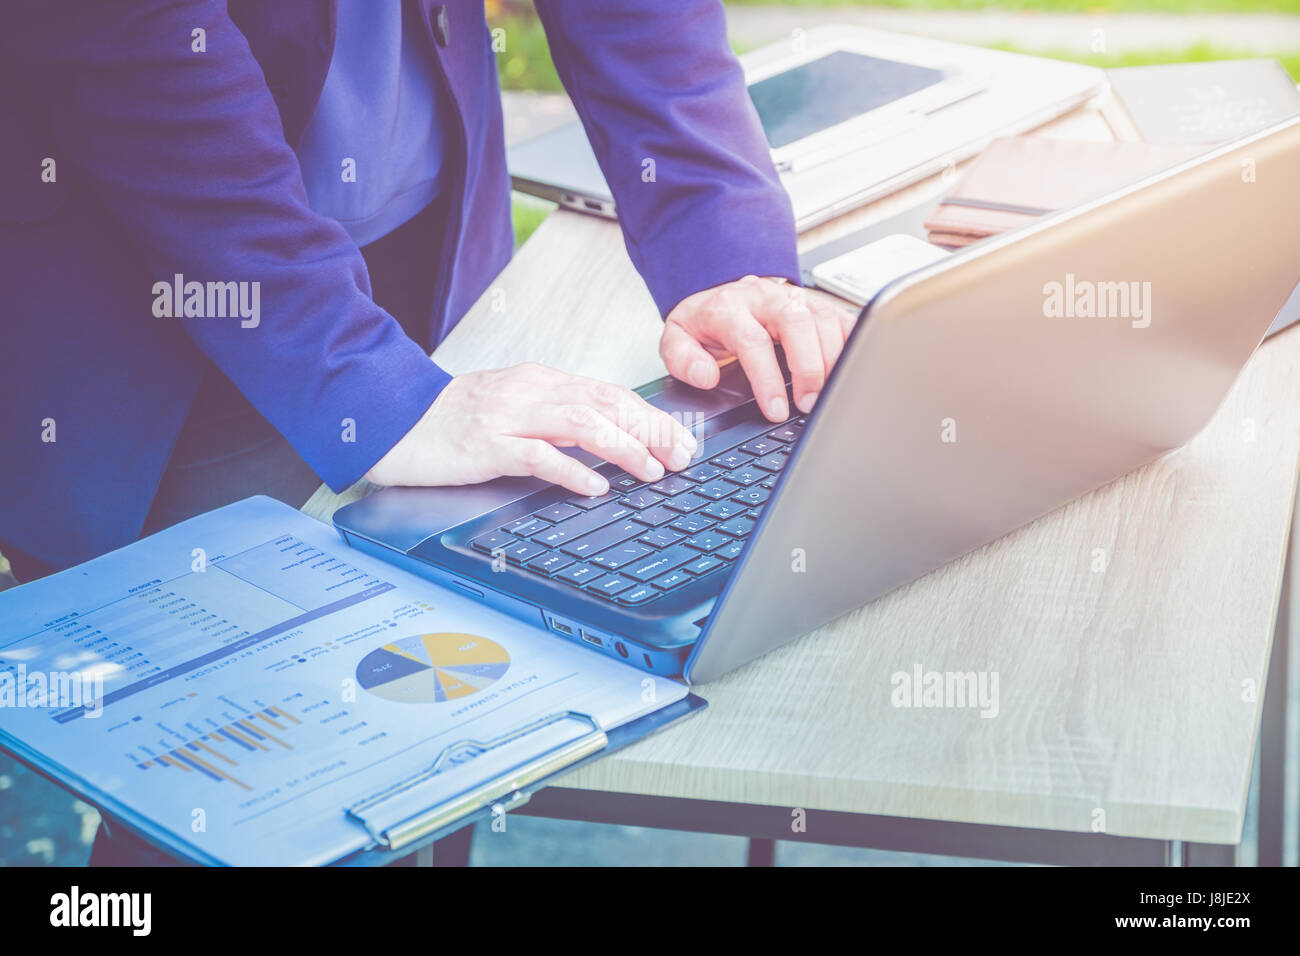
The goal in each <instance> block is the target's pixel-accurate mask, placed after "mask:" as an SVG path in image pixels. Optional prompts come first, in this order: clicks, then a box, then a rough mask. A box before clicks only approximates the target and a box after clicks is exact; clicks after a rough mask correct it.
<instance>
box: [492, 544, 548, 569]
mask: <svg viewBox="0 0 1300 956" xmlns="http://www.w3.org/2000/svg"><path fill="white" fill-rule="evenodd" d="M545 552H546V549H545V548H543V547H542V546H541V545H540V544H537V543H535V542H533V541H516V542H515V543H514V544H509V545H506V546H505V547H504V548H502V549H501V551H500V553H501V554H504V555H505V556H506V560H507V561H509V562H510V563H511V564H523V563H524V562H525V561H527V560H528V559H529V558H535V557H537V556H538V555H539V554H544V553H545Z"/></svg>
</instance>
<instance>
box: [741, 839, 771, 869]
mask: <svg viewBox="0 0 1300 956" xmlns="http://www.w3.org/2000/svg"><path fill="white" fill-rule="evenodd" d="M745 865H746V866H776V841H775V840H764V839H761V838H760V837H750V838H749V853H748V854H747V856H746V858H745Z"/></svg>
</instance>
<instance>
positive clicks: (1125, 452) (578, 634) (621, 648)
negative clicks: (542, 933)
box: [334, 117, 1300, 683]
mask: <svg viewBox="0 0 1300 956" xmlns="http://www.w3.org/2000/svg"><path fill="white" fill-rule="evenodd" d="M1297 169H1300V117H1297V118H1293V119H1291V120H1288V121H1286V122H1284V123H1282V124H1279V125H1275V126H1273V127H1271V128H1269V129H1267V130H1264V131H1261V132H1259V133H1257V134H1254V135H1251V136H1249V137H1246V138H1244V139H1241V140H1238V141H1236V142H1234V143H1231V144H1227V145H1225V146H1222V147H1218V148H1215V149H1213V150H1210V151H1207V152H1206V153H1205V154H1203V155H1199V156H1196V157H1194V158H1192V159H1190V160H1187V161H1185V162H1182V163H1180V164H1178V165H1176V166H1174V167H1171V168H1170V169H1167V170H1164V171H1161V172H1159V173H1156V174H1154V175H1152V176H1149V177H1146V178H1144V179H1143V180H1140V181H1139V182H1137V183H1134V184H1133V185H1131V186H1128V187H1126V188H1124V189H1122V190H1120V191H1118V192H1116V193H1114V194H1112V195H1110V196H1107V197H1105V198H1102V199H1098V200H1096V201H1093V202H1090V203H1087V204H1085V205H1082V206H1079V207H1076V208H1074V209H1069V210H1065V211H1062V212H1059V213H1055V214H1052V215H1050V216H1047V217H1044V218H1043V219H1041V220H1038V221H1035V222H1034V223H1032V224H1030V225H1027V226H1024V227H1022V228H1020V229H1018V230H1015V231H1014V232H1009V233H1006V234H1003V235H1000V236H997V237H994V238H992V239H989V240H986V241H985V242H982V243H979V244H977V245H975V246H972V247H970V248H968V249H964V250H961V251H959V252H957V253H954V254H953V255H951V256H949V257H947V258H945V259H943V260H941V261H939V262H936V263H932V264H930V265H927V266H925V267H923V268H921V269H919V270H917V271H915V272H912V273H910V274H909V275H907V276H905V277H902V278H900V279H897V280H895V281H894V282H892V283H891V284H889V285H888V286H887V287H886V288H885V289H884V290H883V291H881V292H880V293H878V294H877V295H876V296H875V297H874V298H873V299H872V300H871V301H870V302H869V303H868V304H867V306H866V307H865V308H864V309H863V310H862V313H861V315H860V317H859V320H858V323H857V325H856V327H855V329H854V331H853V333H852V335H851V337H850V339H849V342H848V343H847V344H846V346H845V349H844V352H843V354H842V355H841V358H840V360H839V362H838V364H837V365H836V367H835V369H834V371H833V373H832V375H831V377H830V380H829V382H828V383H827V385H826V387H825V388H824V389H823V391H822V393H821V398H820V399H819V401H818V403H817V406H816V407H815V409H814V410H813V412H812V413H811V414H810V415H808V416H806V417H805V416H796V417H795V418H793V419H791V420H790V421H787V422H785V423H782V424H773V423H771V422H768V421H766V420H765V419H763V418H762V417H761V416H760V415H759V414H758V412H757V409H756V408H755V403H754V402H753V400H752V398H750V396H749V395H748V393H747V390H746V388H745V385H744V382H743V378H742V377H741V375H740V373H739V372H738V370H735V369H734V368H732V369H729V370H728V372H727V374H726V375H725V376H724V379H723V382H722V384H721V385H720V386H719V387H718V388H717V389H714V390H711V391H708V392H701V391H696V390H694V389H691V388H689V387H688V386H685V385H683V384H681V383H679V382H676V381H674V380H671V379H664V380H660V381H657V382H653V383H650V384H649V385H647V386H644V387H643V388H642V389H641V393H642V394H643V395H644V396H645V397H647V398H648V399H649V400H650V401H651V402H652V403H654V404H656V405H658V406H660V407H662V408H664V409H665V410H667V411H669V412H670V413H679V414H683V415H685V414H689V415H691V416H692V418H691V420H692V421H695V422H698V423H699V424H698V425H697V426H696V428H695V432H696V435H697V437H698V438H699V439H700V451H699V453H698V455H697V459H696V461H695V462H694V463H693V464H692V465H691V467H689V468H688V469H686V470H684V471H683V472H681V473H678V474H670V475H668V476H667V477H665V478H664V479H663V480H662V481H660V482H654V483H648V484H647V483H642V482H639V481H637V480H636V479H635V478H633V477H631V476H628V475H626V474H620V473H619V472H618V470H617V469H614V468H612V467H611V466H608V465H606V466H603V467H602V469H601V470H602V471H603V472H604V473H606V474H607V475H608V476H609V478H610V486H611V491H610V493H609V494H608V495H606V496H603V497H601V498H598V499H583V498H580V497H575V496H573V495H571V494H570V493H569V492H567V491H565V490H563V489H559V488H556V487H555V486H550V485H547V484H545V483H543V482H540V481H537V480H534V479H513V478H512V479H499V480H497V481H494V482H490V483H487V484H484V485H478V486H471V487H464V488H426V489H414V488H390V489H385V490H383V491H380V492H378V493H377V494H374V495H372V496H370V497H368V498H365V499H363V500H361V501H358V502H355V503H353V504H350V505H347V506H346V507H344V508H342V509H340V510H339V511H338V512H337V513H336V514H335V516H334V523H335V525H336V527H337V528H338V530H339V532H340V533H341V534H342V535H343V537H344V538H345V539H346V540H347V541H348V542H349V543H350V544H352V545H354V546H355V547H358V548H360V549H362V550H365V551H368V552H370V553H373V554H376V555H379V556H381V557H384V558H386V559H388V560H390V561H393V562H396V563H399V564H401V565H403V566H405V567H408V568H410V569H412V570H414V571H416V572H417V573H420V574H423V575H425V576H427V577H429V578H432V579H434V580H437V581H440V582H442V583H445V584H448V585H450V586H452V587H454V588H456V589H458V590H459V591H461V592H462V593H466V594H469V595H471V596H472V597H473V598H474V599H476V600H479V601H483V602H486V603H488V604H490V605H493V606H495V607H498V608H500V609H503V610H506V611H508V612H509V613H512V614H515V615H517V616H519V617H521V618H523V619H525V620H530V621H532V622H534V623H536V624H538V625H539V626H541V627H544V628H546V629H548V630H549V631H551V632H552V633H553V634H555V635H556V636H557V637H558V638H561V639H565V640H572V641H579V642H583V643H585V644H587V645H589V646H591V647H592V648H594V649H596V650H599V651H601V652H603V653H606V654H609V655H614V656H617V657H619V658H622V659H624V660H627V661H628V662H630V663H633V664H635V665H637V666H639V667H642V668H643V669H645V670H648V671H651V672H654V673H658V674H664V675H673V676H681V677H682V678H684V679H685V680H687V681H690V682H695V683H700V682H705V681H709V680H712V679H713V678H716V677H718V676H719V675H721V674H723V673H726V672H727V671H729V670H731V669H733V668H735V667H738V666H740V665H741V664H743V663H745V662H747V661H749V660H752V659H753V658H755V657H757V656H759V655H760V654H762V653H765V652H766V651H769V650H771V649H773V648H775V647H777V646H779V645H781V644H784V643H787V642H789V641H791V640H793V639H794V638H796V637H798V636H800V635H802V634H805V633H807V632H808V631H811V630H813V629H814V628H816V627H818V626H819V625H821V624H823V623H825V622H826V621H829V620H831V619H833V618H835V617H837V616H838V615H840V614H842V613H844V612H846V611H849V610H851V609H853V608H856V607H859V606H860V605H862V604H865V603H866V602H868V601H870V600H872V599H874V598H876V597H878V596H880V595H882V594H884V593H886V592H888V591H890V590H892V589H893V588H896V587H899V586H900V585H903V584H905V583H907V582H910V581H912V580H914V579H916V578H918V577H920V576H922V575H924V574H926V573H927V572H929V571H931V570H933V569H934V568H936V567H939V566H940V565H942V564H944V563H946V562H948V561H951V560H952V559H954V558H956V557H958V556H960V555H962V554H964V553H966V552H968V551H971V550H973V549H975V548H977V547H979V546H981V545H983V544H985V543H987V542H989V541H991V540H993V539H995V538H997V537H999V536H1001V535H1002V534H1005V533H1006V532H1008V531H1010V530H1012V529H1014V528H1016V527H1018V526H1020V525H1022V524H1024V523H1026V522H1028V521H1031V520H1032V519H1034V518H1036V517H1038V516H1039V515H1041V514H1044V513H1046V512H1047V511H1050V510H1052V509H1054V508H1056V507H1058V506H1060V505H1062V504H1064V503H1066V502H1068V501H1070V500H1071V499H1073V498H1075V497H1077V496H1079V495H1081V494H1084V493H1085V492H1087V491H1089V490H1091V489H1093V488H1096V487H1098V486H1100V485H1102V484H1105V483H1106V482H1108V481H1110V480H1112V479H1114V478H1116V477H1118V476H1119V475H1122V474H1124V473H1126V472H1128V471H1131V470H1132V469H1134V468H1137V467H1139V466H1140V465H1143V464H1145V463H1147V462H1149V461H1151V460H1153V459H1154V458H1156V457H1158V456H1160V455H1161V454H1163V453H1165V452H1167V451H1169V450H1170V449H1174V448H1177V447H1179V446H1180V445H1182V444H1184V443H1186V442H1187V441H1188V440H1190V439H1191V438H1192V437H1193V436H1194V435H1195V434H1196V433H1197V432H1198V431H1200V429H1201V428H1202V427H1203V426H1204V425H1205V424H1206V423H1207V421H1208V420H1209V419H1210V417H1211V416H1212V414H1213V413H1214V410H1215V409H1216V407H1217V406H1218V405H1219V403H1220V402H1221V401H1222V399H1223V397H1224V396H1225V395H1226V394H1227V391H1228V389H1229V387H1230V386H1231V384H1232V382H1233V381H1234V379H1235V378H1236V376H1237V374H1238V373H1239V372H1240V370H1241V368H1242V367H1243V365H1244V364H1245V362H1246V361H1247V359H1248V358H1249V357H1250V355H1251V354H1252V352H1253V351H1254V349H1255V348H1256V346H1257V345H1258V344H1259V342H1260V341H1261V340H1262V338H1263V337H1264V334H1265V332H1266V330H1267V329H1268V328H1269V325H1270V323H1271V322H1272V321H1273V319H1274V317H1275V316H1276V315H1277V314H1278V311H1279V309H1280V307H1281V306H1282V304H1283V303H1284V302H1285V301H1286V300H1287V298H1288V296H1290V295H1291V293H1292V291H1293V289H1294V288H1295V286H1296V283H1297V279H1298V278H1300V261H1297V259H1296V255H1295V250H1296V249H1297V248H1300V217H1297V216H1295V214H1294V211H1295V210H1296V209H1297V208H1300V176H1297V174H1296V172H1295V171H1296V170H1297ZM1246 170H1249V171H1250V175H1245V174H1244V171H1246Z"/></svg>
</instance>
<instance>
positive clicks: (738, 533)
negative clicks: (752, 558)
mask: <svg viewBox="0 0 1300 956" xmlns="http://www.w3.org/2000/svg"><path fill="white" fill-rule="evenodd" d="M755 523H756V522H753V521H751V520H750V519H748V518H745V517H739V518H732V519H731V520H730V521H725V522H723V523H722V524H720V525H718V526H717V527H716V528H714V529H713V530H714V531H721V532H722V533H723V534H729V535H731V536H732V537H733V538H743V537H744V536H745V535H747V534H749V533H750V532H751V531H753V530H754V525H755Z"/></svg>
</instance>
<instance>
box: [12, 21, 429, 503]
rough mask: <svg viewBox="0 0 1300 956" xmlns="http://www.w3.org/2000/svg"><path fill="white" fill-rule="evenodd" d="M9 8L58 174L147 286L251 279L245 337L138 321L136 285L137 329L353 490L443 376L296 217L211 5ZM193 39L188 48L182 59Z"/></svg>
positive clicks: (333, 242)
mask: <svg viewBox="0 0 1300 956" xmlns="http://www.w3.org/2000/svg"><path fill="white" fill-rule="evenodd" d="M20 8H21V9H20V11H16V12H17V16H15V17H12V18H10V20H9V22H8V24H7V27H6V35H5V37H4V39H3V40H0V49H3V51H4V54H5V55H7V56H10V57H12V58H14V60H16V61H18V62H20V63H23V64H24V65H25V66H26V67H27V68H28V69H29V70H30V73H29V75H31V76H32V77H33V80H34V82H44V83H48V84H50V88H51V89H54V90H56V91H58V92H57V93H56V95H55V97H54V102H55V104H56V105H55V110H56V113H55V116H54V128H55V141H56V143H57V146H58V148H59V149H60V151H61V155H59V156H57V157H56V159H57V161H58V163H59V168H60V177H61V178H62V177H63V176H64V175H65V173H64V170H67V171H68V172H67V175H69V176H77V177H80V178H82V179H83V180H84V182H85V185H86V186H87V187H88V188H89V189H91V190H92V191H93V192H94V193H95V194H96V195H97V196H98V198H99V200H100V201H101V202H102V203H103V204H104V205H105V206H107V207H108V209H109V210H110V212H111V213H112V214H113V215H114V217H115V218H116V219H117V220H118V221H119V222H120V223H121V224H122V226H123V227H124V228H125V230H126V232H127V234H128V235H129V237H130V238H131V239H132V240H133V241H134V243H136V244H137V245H138V247H139V250H140V252H141V253H142V254H143V256H144V258H145V260H146V261H147V263H148V265H149V267H150V271H151V272H152V274H153V276H154V279H156V280H161V281H166V282H169V283H170V282H171V281H172V278H173V276H174V275H176V274H178V273H179V274H181V275H183V276H184V278H185V280H186V281H199V282H204V283H206V282H209V281H212V282H258V283H260V302H261V320H260V324H258V325H257V326H256V327H255V328H244V327H242V325H241V322H240V320H239V319H238V318H235V319H229V318H225V319H222V318H155V317H154V316H153V310H152V305H153V293H152V290H151V288H141V289H140V290H139V301H140V310H141V321H151V322H182V323H184V325H185V328H186V331H187V332H188V333H189V335H190V336H191V337H192V338H193V340H194V341H195V342H196V343H197V344H198V345H199V347H200V348H201V349H202V350H203V351H204V352H205V353H206V354H207V355H208V356H209V357H210V358H211V359H212V360H213V361H214V362H215V363H216V364H217V365H218V366H219V367H220V368H221V369H222V371H224V372H225V373H226V374H227V375H228V376H229V377H230V378H231V380H232V381H234V383H235V384H236V385H237V386H238V387H239V388H240V389H241V390H242V391H243V392H244V393H245V394H246V395H247V396H248V398H249V400H250V401H252V402H253V404H254V405H255V406H256V407H257V408H258V409H259V410H260V411H261V412H262V413H263V414H264V415H265V416H266V417H267V418H268V419H269V420H270V422H271V423H272V424H273V425H274V426H275V427H276V428H277V429H279V431H280V432H281V433H282V434H283V435H284V436H285V437H286V438H288V440H289V441H290V442H291V443H292V444H293V446H294V447H295V448H296V449H297V450H298V452H299V453H300V454H301V455H302V456H303V458H304V459H305V460H306V461H307V463H308V464H309V465H311V467H312V468H313V469H314V470H315V471H316V473H317V474H319V475H320V476H321V478H322V479H324V481H325V482H326V483H327V484H328V485H329V486H330V487H331V488H334V489H335V490H341V489H342V488H345V487H346V486H348V485H349V484H351V483H352V482H353V481H355V480H356V479H358V478H360V477H361V476H362V475H363V474H364V473H365V472H366V471H367V470H368V469H369V468H370V467H371V466H372V465H373V464H374V463H375V462H376V461H378V460H379V459H380V458H381V457H383V455H384V454H385V453H386V452H387V451H388V450H389V449H390V448H392V446H393V445H394V444H396V443H397V441H398V439H399V438H401V437H402V436H403V435H404V434H405V433H406V432H407V431H408V430H409V429H410V428H411V427H412V426H413V425H414V424H415V422H416V421H417V420H418V419H419V417H420V416H421V415H422V414H423V413H424V411H425V410H426V409H427V408H428V407H429V405H430V404H431V403H432V402H433V400H434V398H435V397H436V396H437V395H438V393H439V391H441V389H442V388H443V387H444V386H445V385H446V383H447V382H448V381H449V379H450V376H448V375H447V373H446V372H444V371H443V370H441V369H440V368H438V367H437V366H436V365H435V364H434V363H433V362H432V361H431V360H430V359H429V357H428V356H427V355H425V354H424V352H423V351H422V350H421V349H420V347H419V346H418V345H417V344H416V343H414V342H412V341H411V340H410V339H409V338H408V337H407V336H406V335H405V334H404V333H403V331H402V329H401V327H400V325H398V323H397V321H396V320H395V319H393V318H392V317H391V316H390V315H388V314H387V313H386V312H384V311H383V310H382V309H380V308H379V307H378V306H376V305H375V304H374V303H373V302H372V301H371V299H370V288H369V278H368V276H367V273H366V268H365V262H364V260H363V259H362V257H361V254H360V252H359V251H358V250H357V248H356V246H355V245H354V244H353V242H352V241H351V239H350V238H349V237H348V235H347V234H346V233H345V232H344V231H343V230H342V228H341V227H339V226H338V224H337V223H335V222H333V221H332V220H329V219H325V218H323V217H321V216H318V215H316V214H314V213H313V212H312V211H311V209H310V208H308V205H307V196H306V191H305V189H304V187H303V183H302V176H301V172H300V170H299V167H298V163H297V158H296V157H295V155H294V153H293V151H292V150H291V149H290V148H289V145H288V144H287V143H286V141H285V136H284V131H283V129H282V127H281V124H280V116H279V113H278V110H277V108H276V105H275V102H274V100H273V99H272V96H271V93H270V91H269V90H268V89H267V86H266V81H265V78H264V77H263V74H262V70H261V68H260V67H259V66H258V64H257V62H256V60H255V59H254V58H253V55H252V53H251V52H250V50H249V47H248V44H247V42H246V41H245V38H244V36H243V35H242V34H241V33H240V32H239V30H238V29H237V28H236V27H235V25H234V24H233V23H232V22H231V20H230V18H229V16H228V15H227V13H226V4H225V3H224V2H222V0H194V2H183V3H182V2H167V0H135V2H130V3H119V2H100V3H94V4H92V3H66V4H65V3H59V4H41V3H31V2H27V3H21V4H20ZM196 28H201V29H203V30H204V31H206V52H195V51H194V50H193V49H192V42H193V41H192V31H194V30H195V29H196ZM70 281H75V277H70ZM156 360H157V361H160V362H165V361H167V356H166V355H165V354H160V355H158V356H157V358H156ZM348 420H350V421H351V422H352V423H354V425H353V426H352V427H351V428H348V427H347V424H346V422H347V421H348Z"/></svg>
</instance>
